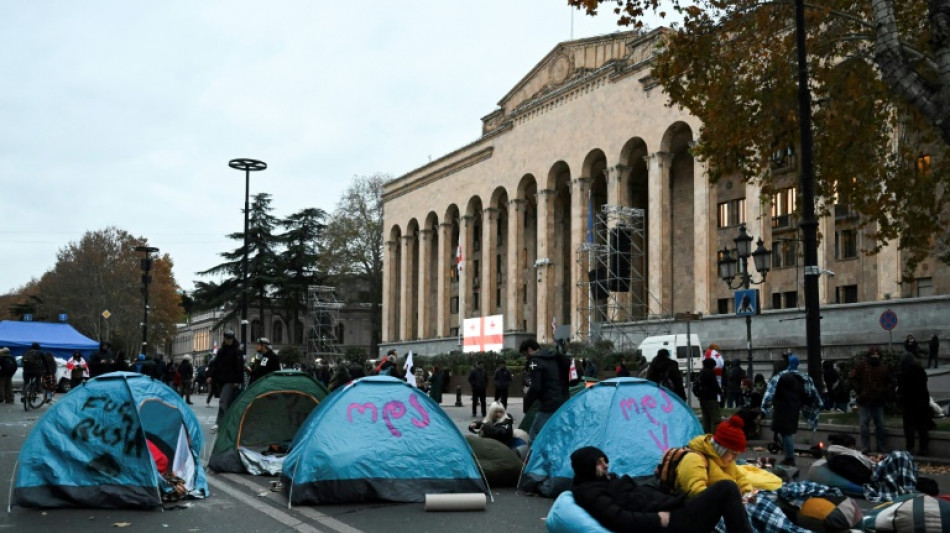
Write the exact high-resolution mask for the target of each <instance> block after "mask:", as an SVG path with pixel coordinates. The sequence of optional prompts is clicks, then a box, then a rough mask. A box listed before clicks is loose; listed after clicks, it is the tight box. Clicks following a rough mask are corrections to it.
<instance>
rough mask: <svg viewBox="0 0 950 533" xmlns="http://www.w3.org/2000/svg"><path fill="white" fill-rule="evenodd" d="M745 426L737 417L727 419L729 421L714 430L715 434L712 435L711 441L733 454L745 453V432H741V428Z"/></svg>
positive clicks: (740, 418)
mask: <svg viewBox="0 0 950 533" xmlns="http://www.w3.org/2000/svg"><path fill="white" fill-rule="evenodd" d="M744 425H745V422H743V421H742V417H740V416H739V415H732V416H731V417H729V420H726V421H725V422H722V423H720V424H719V426H718V427H717V428H716V433H714V434H713V440H714V441H716V443H717V444H719V445H720V446H723V447H725V448H729V449H730V450H732V451H734V452H739V453H742V452H744V451H745V446H746V444H745V432H744V431H742V426H744Z"/></svg>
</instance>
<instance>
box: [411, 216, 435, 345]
mask: <svg viewBox="0 0 950 533" xmlns="http://www.w3.org/2000/svg"><path fill="white" fill-rule="evenodd" d="M431 245H432V230H431V229H421V230H419V242H418V246H419V265H418V269H419V287H418V290H419V292H418V299H417V301H418V307H419V309H418V317H419V322H418V323H417V324H416V338H418V339H428V338H431V337H432V330H433V328H432V324H431V323H430V321H431V320H432V313H433V311H434V309H433V308H432V306H431V305H430V303H431V302H430V299H429V294H430V293H431V291H432V284H433V283H435V281H434V280H433V279H432V278H433V274H435V273H434V272H432V267H431V265H432V263H431V257H432V249H431Z"/></svg>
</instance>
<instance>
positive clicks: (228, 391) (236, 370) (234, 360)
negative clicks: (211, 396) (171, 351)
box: [211, 330, 244, 430]
mask: <svg viewBox="0 0 950 533" xmlns="http://www.w3.org/2000/svg"><path fill="white" fill-rule="evenodd" d="M213 371H214V374H213V376H212V378H211V379H212V380H213V381H214V382H216V383H218V385H219V386H220V388H221V396H220V399H219V400H218V416H217V417H216V418H215V421H214V426H212V428H211V429H212V430H217V429H218V424H220V423H221V419H222V418H224V413H226V412H227V411H228V407H230V406H231V402H232V401H234V399H235V398H236V397H237V395H238V393H239V392H240V390H241V387H242V386H243V385H244V354H243V353H241V349H240V347H239V346H238V342H237V339H235V337H234V332H233V331H231V330H227V331H225V332H224V340H223V341H222V342H221V347H220V348H218V355H217V356H216V357H215V359H214V369H213Z"/></svg>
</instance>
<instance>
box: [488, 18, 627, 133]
mask: <svg viewBox="0 0 950 533" xmlns="http://www.w3.org/2000/svg"><path fill="white" fill-rule="evenodd" d="M641 35H642V33H640V32H638V31H625V32H617V33H612V34H609V35H601V36H597V37H590V38H586V39H579V40H576V41H566V42H563V43H560V44H558V45H557V46H555V47H554V49H553V50H551V51H550V52H549V53H548V54H547V55H546V56H544V58H543V59H541V61H539V62H538V64H537V65H535V66H534V68H532V69H531V70H530V71H529V72H528V74H527V75H525V77H524V78H522V79H521V80H520V81H519V82H518V83H517V84H516V85H515V86H514V87H513V88H512V89H511V90H510V91H508V93H507V94H506V95H505V96H504V97H502V99H501V101H499V102H498V106H499V109H497V110H495V111H494V112H492V113H491V114H489V115H487V116H486V117H484V118H483V119H482V121H483V123H484V128H483V130H484V133H488V132H490V131H492V130H494V129H495V128H497V127H499V126H501V125H502V124H503V123H504V121H505V117H508V116H510V114H511V113H512V111H514V110H516V109H518V108H520V107H523V106H524V104H526V103H528V102H531V101H534V100H538V99H540V98H543V97H544V95H546V94H550V93H553V92H556V91H558V90H559V89H561V88H563V87H565V86H568V85H570V84H572V83H574V82H576V81H577V80H579V79H582V78H584V77H586V76H589V75H590V74H591V73H594V72H597V71H598V70H600V69H602V68H604V67H606V66H608V65H609V64H612V63H618V62H622V63H626V62H627V60H628V59H629V57H630V54H631V50H630V49H629V48H628V46H627V45H628V43H629V42H630V41H631V40H633V39H636V38H638V37H640V36H641Z"/></svg>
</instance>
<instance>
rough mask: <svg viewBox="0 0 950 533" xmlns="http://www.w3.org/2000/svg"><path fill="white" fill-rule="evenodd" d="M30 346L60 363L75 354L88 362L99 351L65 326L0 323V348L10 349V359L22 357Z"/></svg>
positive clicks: (97, 345) (93, 343)
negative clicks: (34, 346)
mask: <svg viewBox="0 0 950 533" xmlns="http://www.w3.org/2000/svg"><path fill="white" fill-rule="evenodd" d="M34 342H38V343H39V344H40V347H41V348H42V349H43V351H46V352H51V353H52V354H53V355H54V356H55V357H59V358H60V359H69V358H70V357H72V356H73V352H75V351H78V352H79V353H81V354H82V356H83V357H85V358H87V359H88V358H89V356H90V355H92V353H93V352H95V351H96V350H98V349H99V343H98V342H97V341H94V340H92V339H90V338H89V337H86V336H85V335H83V334H82V333H79V332H78V331H76V329H75V328H73V327H72V326H70V325H69V324H66V323H53V322H19V321H14V320H3V321H0V347H2V346H6V347H7V348H10V354H11V355H13V356H14V357H18V356H21V355H23V352H25V351H27V350H29V349H30V345H31V344H33V343H34Z"/></svg>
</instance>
